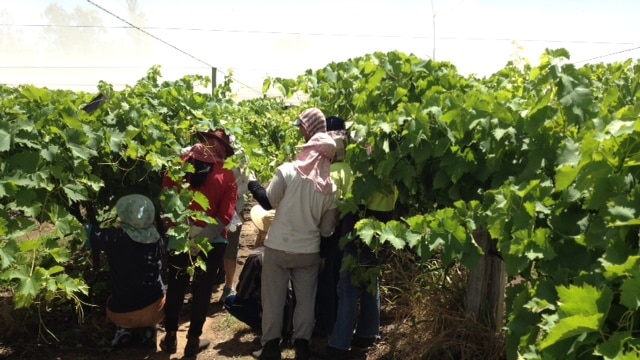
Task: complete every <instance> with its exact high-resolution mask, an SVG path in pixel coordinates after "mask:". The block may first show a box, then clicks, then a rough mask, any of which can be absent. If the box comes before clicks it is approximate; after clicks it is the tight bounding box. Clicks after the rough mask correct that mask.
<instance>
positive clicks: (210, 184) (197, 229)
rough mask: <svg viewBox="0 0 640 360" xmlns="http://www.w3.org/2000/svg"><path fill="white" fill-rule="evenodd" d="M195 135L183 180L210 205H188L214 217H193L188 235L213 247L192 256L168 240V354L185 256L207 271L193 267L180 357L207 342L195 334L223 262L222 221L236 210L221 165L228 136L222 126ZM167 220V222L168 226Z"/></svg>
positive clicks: (229, 150) (228, 151)
mask: <svg viewBox="0 0 640 360" xmlns="http://www.w3.org/2000/svg"><path fill="white" fill-rule="evenodd" d="M197 137H198V139H199V140H200V143H198V144H196V145H194V146H192V147H191V148H190V149H189V151H188V152H187V154H186V155H185V156H184V157H183V161H184V162H189V163H191V165H193V167H194V172H193V173H189V174H187V175H186V176H185V178H184V181H185V182H187V183H188V184H189V189H190V190H191V191H195V192H199V193H201V194H202V195H204V196H205V197H206V198H207V199H208V201H209V208H208V209H206V210H205V209H203V208H202V206H201V205H200V204H199V203H198V202H196V201H193V202H192V203H191V204H190V206H189V209H190V210H192V211H203V212H205V214H206V215H207V216H209V217H211V218H214V219H215V220H216V222H215V224H207V223H205V222H204V221H202V220H194V221H193V224H192V227H191V231H190V232H189V237H191V238H193V237H196V236H197V237H199V238H200V237H204V238H207V239H208V241H209V243H210V244H211V245H212V248H211V250H209V251H208V252H206V253H203V252H199V253H198V254H197V255H192V254H190V253H189V252H181V253H177V252H175V251H172V250H175V246H172V241H171V240H174V241H178V239H169V240H170V241H169V250H170V251H169V275H168V279H167V285H168V286H167V303H166V306H165V330H166V335H165V337H164V339H162V341H161V342H160V347H161V348H162V350H164V351H165V352H167V353H169V354H173V353H175V352H176V351H177V339H176V334H177V331H178V320H179V317H180V311H181V309H182V304H183V302H184V296H185V293H186V290H187V286H188V285H189V280H190V276H189V273H188V271H187V268H188V266H189V264H190V263H192V260H195V259H190V258H189V257H190V256H192V257H194V256H198V257H200V258H201V259H202V261H204V262H205V263H206V270H205V271H203V270H202V269H196V273H195V275H194V277H193V282H192V284H191V294H192V304H191V315H190V322H191V323H190V325H189V331H188V332H187V344H186V346H185V349H184V356H185V357H191V356H195V355H196V354H198V353H199V352H200V351H202V350H204V349H206V348H207V347H208V346H209V344H210V342H209V340H207V339H200V335H202V327H203V326H204V322H205V319H206V316H207V312H208V311H209V303H210V299H211V291H212V289H213V285H214V284H213V281H214V276H215V272H216V270H217V269H218V268H219V267H220V266H221V264H222V262H223V257H224V253H225V250H226V247H227V234H226V231H227V230H226V226H227V225H228V224H229V223H230V222H231V220H232V218H233V214H234V213H235V210H236V201H237V193H238V186H237V183H236V178H235V175H234V174H233V171H231V170H229V169H225V168H224V161H225V159H226V158H228V157H230V156H232V155H233V153H234V151H233V147H231V144H230V142H229V136H228V135H227V134H226V133H225V132H224V130H222V129H217V130H215V131H208V132H199V133H198V134H197ZM162 185H163V188H165V189H170V188H177V189H179V188H180V184H177V183H175V182H174V181H172V180H171V179H170V177H169V176H168V175H165V177H164V179H163V184H162ZM172 225H173V224H168V226H169V227H171V226H172Z"/></svg>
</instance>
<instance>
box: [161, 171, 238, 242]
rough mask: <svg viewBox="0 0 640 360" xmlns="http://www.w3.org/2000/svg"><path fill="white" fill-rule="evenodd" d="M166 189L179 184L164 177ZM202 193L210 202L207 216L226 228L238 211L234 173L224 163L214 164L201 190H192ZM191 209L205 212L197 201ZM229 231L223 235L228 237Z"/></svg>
mask: <svg viewBox="0 0 640 360" xmlns="http://www.w3.org/2000/svg"><path fill="white" fill-rule="evenodd" d="M162 186H163V187H164V188H172V187H176V186H177V184H176V183H174V182H173V181H171V179H170V178H169V176H166V175H165V177H164V179H163V181H162ZM191 190H194V191H198V192H200V193H202V194H203V195H204V196H206V198H207V199H208V200H209V209H207V210H206V211H205V213H206V215H207V216H209V217H212V218H215V219H216V220H217V221H219V222H220V223H221V224H220V225H221V226H224V227H226V226H227V225H229V223H230V222H231V219H232V218H233V213H234V212H235V211H236V200H237V197H238V184H237V183H236V177H235V175H234V174H233V171H231V170H229V169H225V168H224V167H223V164H222V163H217V164H213V169H212V170H211V172H210V173H209V175H208V176H207V179H206V181H205V183H204V185H202V186H201V187H200V188H198V189H191ZM189 209H190V210H193V211H204V209H203V208H202V206H200V204H198V203H197V202H196V201H193V202H192V203H191V204H190V205H189ZM195 225H196V226H199V227H204V226H205V225H206V224H205V223H204V222H202V221H198V222H196V223H195ZM226 232H227V230H226V229H223V230H222V233H221V235H222V236H223V237H225V238H226V237H227V233H226Z"/></svg>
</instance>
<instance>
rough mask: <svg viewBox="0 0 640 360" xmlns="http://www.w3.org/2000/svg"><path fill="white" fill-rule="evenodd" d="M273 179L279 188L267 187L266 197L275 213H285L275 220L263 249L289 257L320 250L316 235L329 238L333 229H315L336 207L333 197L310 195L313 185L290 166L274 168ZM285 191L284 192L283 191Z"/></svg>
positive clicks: (313, 193)
mask: <svg viewBox="0 0 640 360" xmlns="http://www.w3.org/2000/svg"><path fill="white" fill-rule="evenodd" d="M277 174H278V175H276V176H278V177H280V176H281V177H282V179H283V184H282V185H283V186H282V187H271V186H270V187H269V188H268V189H267V196H268V197H269V200H270V201H271V200H272V199H280V200H273V201H271V203H272V206H274V207H275V208H276V209H286V214H287V216H280V217H278V216H276V218H275V219H274V221H273V224H272V225H271V229H270V230H269V234H268V235H267V238H266V239H265V246H267V247H269V248H272V249H276V250H282V251H288V252H292V253H301V254H306V253H314V252H318V251H319V248H320V233H324V234H331V233H332V232H333V229H331V228H328V229H327V228H325V229H319V228H318V224H321V221H322V217H323V215H324V214H325V213H326V212H327V211H329V210H331V209H334V208H335V207H336V205H335V193H329V194H323V193H320V192H316V191H314V184H313V183H312V182H310V181H306V180H305V179H304V178H303V177H301V176H300V175H299V173H298V172H297V170H296V169H295V167H294V164H293V163H286V164H283V165H281V166H280V167H278V170H277ZM285 189H286V191H285Z"/></svg>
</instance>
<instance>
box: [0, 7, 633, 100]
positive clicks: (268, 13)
mask: <svg viewBox="0 0 640 360" xmlns="http://www.w3.org/2000/svg"><path fill="white" fill-rule="evenodd" d="M129 2H132V1H129ZM53 4H56V5H57V6H58V7H59V9H61V10H62V11H63V13H65V12H66V14H67V15H68V17H67V20H65V21H66V23H65V24H66V26H50V25H52V24H53V22H52V21H54V20H52V17H51V15H49V16H47V15H46V13H45V10H46V9H47V8H48V7H50V5H53ZM135 4H136V13H137V16H132V15H131V14H130V12H129V8H128V6H127V0H58V1H56V0H0V46H1V49H2V50H1V52H2V56H0V83H5V84H11V85H17V84H33V85H36V86H43V87H49V88H68V89H72V90H81V91H88V92H95V91H97V88H96V85H97V83H98V81H100V80H102V81H106V82H108V83H110V84H113V85H114V87H115V88H116V89H121V88H123V87H124V86H125V85H127V84H129V85H133V84H134V83H135V82H136V81H137V80H138V79H140V78H141V77H143V76H144V75H145V74H146V71H147V70H148V69H149V68H150V67H151V66H153V65H160V67H161V72H162V74H163V76H164V78H166V79H168V80H174V79H177V78H180V77H182V76H183V75H185V74H203V75H208V76H210V75H211V73H212V71H211V68H212V67H215V68H216V69H218V72H217V79H218V82H221V81H222V80H223V78H224V76H225V74H229V73H230V72H233V78H234V80H235V87H234V88H235V89H236V91H238V96H239V97H240V98H244V97H252V96H257V95H259V94H260V91H261V87H262V82H263V80H264V79H265V77H267V76H271V77H288V78H293V77H296V76H297V75H300V74H302V73H304V71H305V70H307V69H314V70H315V69H319V68H322V67H324V66H325V65H327V64H328V63H330V62H333V61H338V62H339V61H344V60H347V59H349V58H353V57H357V56H361V55H364V54H367V53H371V52H374V51H391V50H400V51H403V52H406V53H413V54H415V55H417V56H420V57H423V58H432V57H434V58H435V59H436V60H440V61H449V62H451V63H453V64H454V65H455V66H456V67H457V68H458V70H459V72H460V73H462V74H464V75H467V74H471V73H474V74H477V75H480V76H487V75H490V74H492V73H493V72H495V71H498V70H499V69H501V68H503V67H504V66H505V64H506V63H507V62H508V61H509V60H512V59H514V57H515V56H519V57H522V58H525V59H528V60H529V61H530V62H531V63H533V64H536V63H537V61H538V58H539V57H540V55H541V54H542V52H543V51H544V49H545V48H553V49H555V48H565V49H567V50H568V51H569V52H570V54H571V61H572V62H574V63H576V65H581V64H584V63H587V62H591V63H593V62H613V61H622V60H626V59H629V58H633V59H638V58H640V22H639V21H637V19H636V17H637V14H640V1H638V0H609V1H602V0H598V1H596V0H511V1H508V0H452V1H449V0H432V1H424V0H422V1H417V0H366V1H365V0H358V1H351V0H342V1H336V0H329V1H309V0H298V1H289V0H262V1H258V0H233V1H220V0H171V1H168V0H137V1H135ZM58 13H60V12H58ZM69 25H71V26H69ZM131 25H134V26H135V27H137V29H136V28H132V27H131ZM91 32H93V34H94V35H87V33H91ZM83 34H84V37H82V35H83Z"/></svg>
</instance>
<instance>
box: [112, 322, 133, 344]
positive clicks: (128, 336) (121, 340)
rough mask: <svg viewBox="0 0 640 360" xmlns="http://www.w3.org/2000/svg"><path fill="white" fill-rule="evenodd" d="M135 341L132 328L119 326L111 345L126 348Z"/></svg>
mask: <svg viewBox="0 0 640 360" xmlns="http://www.w3.org/2000/svg"><path fill="white" fill-rule="evenodd" d="M132 342H133V333H132V332H131V330H130V329H125V328H121V327H119V328H118V329H117V330H116V335H115V336H114V337H113V340H111V347H114V348H124V347H127V346H130V345H131V343H132Z"/></svg>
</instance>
